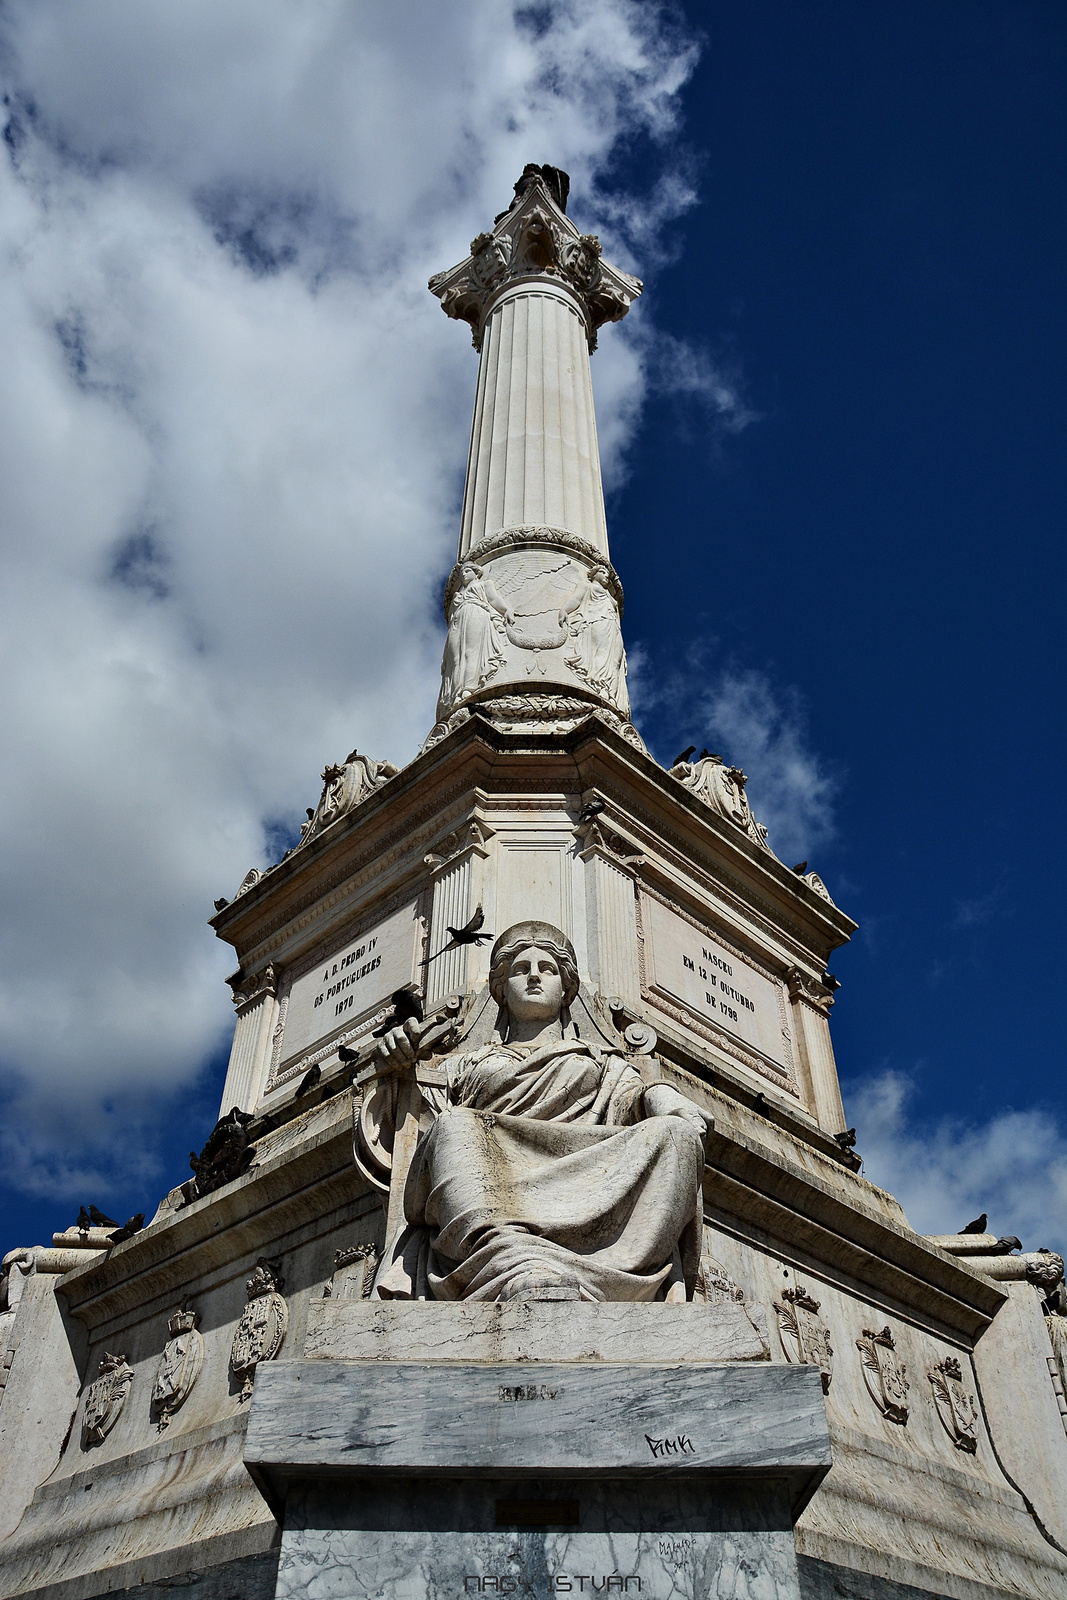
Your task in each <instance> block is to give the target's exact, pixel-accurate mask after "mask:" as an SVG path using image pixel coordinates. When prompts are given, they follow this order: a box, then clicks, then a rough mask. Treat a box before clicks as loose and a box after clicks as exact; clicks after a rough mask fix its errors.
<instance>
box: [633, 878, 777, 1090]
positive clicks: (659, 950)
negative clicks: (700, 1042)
mask: <svg viewBox="0 0 1067 1600" xmlns="http://www.w3.org/2000/svg"><path fill="white" fill-rule="evenodd" d="M641 921H642V927H643V931H644V936H645V937H644V968H645V971H644V990H645V997H646V999H647V1000H649V1001H650V1002H651V1003H652V1004H653V1005H658V1006H660V1008H661V1009H662V1010H664V1011H666V1012H667V1013H668V1015H672V1016H674V1017H675V1018H676V1019H677V1020H678V1021H680V1022H682V1023H683V1024H685V1025H687V1026H694V1025H695V1026H696V1028H697V1031H698V1032H700V1033H703V1034H705V1035H709V1034H710V1035H711V1036H714V1035H720V1036H725V1037H726V1038H727V1039H728V1040H730V1041H733V1042H734V1049H733V1050H732V1052H731V1053H732V1054H735V1055H737V1056H738V1057H739V1058H740V1059H741V1060H747V1061H748V1062H749V1064H750V1065H752V1066H755V1067H757V1068H759V1067H762V1066H765V1065H769V1066H770V1067H771V1068H772V1069H773V1070H774V1073H775V1076H776V1077H782V1078H785V1079H787V1080H788V1081H789V1082H790V1083H792V1081H793V1078H794V1069H793V1041H792V1035H791V1030H790V1026H789V1010H788V1006H789V1001H788V998H787V995H786V989H785V985H784V984H783V983H782V981H781V980H780V979H778V978H776V977H774V976H772V974H770V973H769V972H765V971H762V970H761V969H760V968H758V967H757V966H756V965H755V964H754V963H753V962H752V961H751V960H748V959H746V958H745V957H744V956H742V955H740V954H739V953H738V952H737V951H736V950H733V949H731V948H730V946H729V945H727V944H725V943H723V942H722V940H720V939H716V938H715V937H714V935H712V934H711V933H709V932H707V931H706V930H705V929H703V928H701V927H699V926H698V925H697V924H696V923H695V922H691V921H690V920H689V918H688V917H684V916H682V915H681V914H680V913H679V912H677V911H674V910H672V909H671V908H670V907H669V906H666V905H664V904H663V902H662V901H661V900H658V899H655V898H653V896H651V895H647V894H646V895H642V897H641Z"/></svg>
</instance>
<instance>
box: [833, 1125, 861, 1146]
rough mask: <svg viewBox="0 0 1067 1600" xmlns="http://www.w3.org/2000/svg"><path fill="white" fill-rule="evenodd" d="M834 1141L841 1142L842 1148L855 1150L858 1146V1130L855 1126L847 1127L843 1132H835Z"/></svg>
mask: <svg viewBox="0 0 1067 1600" xmlns="http://www.w3.org/2000/svg"><path fill="white" fill-rule="evenodd" d="M834 1141H835V1143H837V1144H839V1145H840V1146H841V1148H842V1150H855V1148H856V1130H855V1128H846V1129H845V1130H844V1132H842V1133H835V1134H834Z"/></svg>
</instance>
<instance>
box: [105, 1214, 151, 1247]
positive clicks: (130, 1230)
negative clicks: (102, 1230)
mask: <svg viewBox="0 0 1067 1600" xmlns="http://www.w3.org/2000/svg"><path fill="white" fill-rule="evenodd" d="M143 1227H144V1212H143V1211H138V1213H137V1215H136V1216H134V1217H127V1219H126V1221H125V1222H124V1223H123V1225H122V1227H121V1228H119V1230H118V1232H117V1233H109V1234H108V1236H107V1239H108V1243H109V1244H122V1242H123V1240H124V1239H132V1238H133V1236H134V1234H135V1233H140V1231H141V1229H142V1228H143Z"/></svg>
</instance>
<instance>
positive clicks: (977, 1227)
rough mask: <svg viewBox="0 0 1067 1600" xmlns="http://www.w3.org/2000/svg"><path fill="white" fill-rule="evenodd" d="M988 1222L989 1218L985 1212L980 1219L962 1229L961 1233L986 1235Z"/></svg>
mask: <svg viewBox="0 0 1067 1600" xmlns="http://www.w3.org/2000/svg"><path fill="white" fill-rule="evenodd" d="M988 1220H989V1218H988V1217H987V1216H986V1214H985V1212H984V1211H983V1212H982V1215H981V1216H980V1217H975V1219H974V1221H973V1222H968V1224H967V1226H966V1227H965V1228H961V1229H960V1232H961V1233H984V1232H985V1225H986V1223H987V1222H988Z"/></svg>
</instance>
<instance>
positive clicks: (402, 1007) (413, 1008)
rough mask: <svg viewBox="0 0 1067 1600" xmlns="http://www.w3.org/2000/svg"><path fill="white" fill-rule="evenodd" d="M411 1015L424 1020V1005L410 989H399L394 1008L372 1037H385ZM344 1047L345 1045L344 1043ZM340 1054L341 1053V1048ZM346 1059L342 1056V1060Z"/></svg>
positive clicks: (394, 997)
mask: <svg viewBox="0 0 1067 1600" xmlns="http://www.w3.org/2000/svg"><path fill="white" fill-rule="evenodd" d="M409 1017H414V1019H415V1021H416V1022H421V1021H422V1005H421V1004H420V1002H419V997H418V995H415V994H412V992H411V990H410V989H397V990H396V992H395V993H394V995H393V1009H392V1011H391V1012H390V1014H389V1015H388V1016H387V1017H386V1019H385V1021H384V1022H383V1023H382V1025H381V1027H380V1028H375V1030H374V1032H373V1033H372V1034H371V1038H372V1039H384V1038H385V1035H386V1034H387V1033H388V1032H389V1030H390V1028H399V1026H400V1024H401V1023H402V1022H406V1021H407V1020H408V1018H409ZM341 1048H342V1049H343V1048H344V1046H343V1045H342V1047H341ZM337 1053H338V1055H339V1056H340V1055H341V1051H340V1050H339V1051H338V1052H337ZM344 1059H345V1057H344V1056H341V1060H342V1061H343V1060H344Z"/></svg>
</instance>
